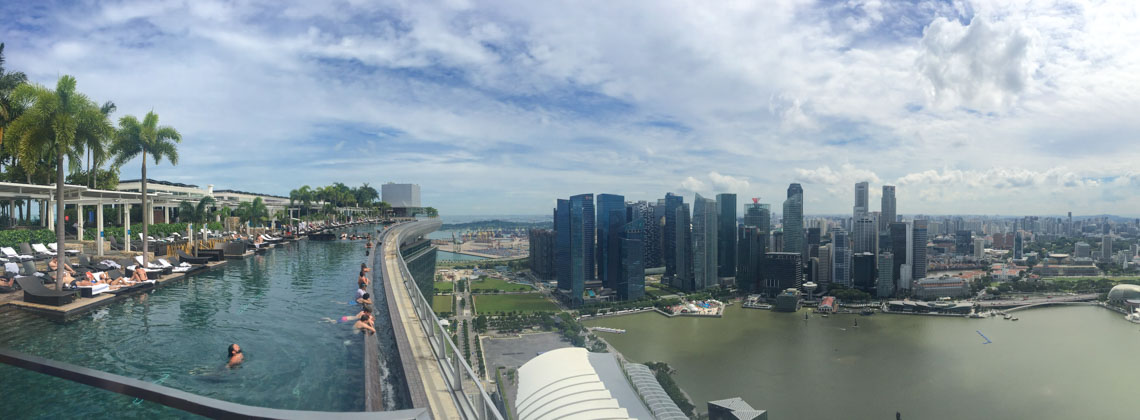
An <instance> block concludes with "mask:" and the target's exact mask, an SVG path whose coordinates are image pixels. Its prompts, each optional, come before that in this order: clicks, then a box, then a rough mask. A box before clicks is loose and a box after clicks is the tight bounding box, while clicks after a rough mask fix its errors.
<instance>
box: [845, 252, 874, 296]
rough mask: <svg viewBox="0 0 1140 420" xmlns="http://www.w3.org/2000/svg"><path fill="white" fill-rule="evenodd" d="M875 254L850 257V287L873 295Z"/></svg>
mask: <svg viewBox="0 0 1140 420" xmlns="http://www.w3.org/2000/svg"><path fill="white" fill-rule="evenodd" d="M876 269H877V267H875V254H872V253H870V252H859V253H855V254H852V255H851V287H854V288H856V289H859V290H862V291H864V292H867V293H875V270H876Z"/></svg>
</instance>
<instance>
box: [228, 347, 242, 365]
mask: <svg viewBox="0 0 1140 420" xmlns="http://www.w3.org/2000/svg"><path fill="white" fill-rule="evenodd" d="M227 353H228V356H227V357H229V362H226V367H229V368H232V367H234V366H237V365H240V364H241V362H243V361H245V355H244V354H242V352H241V346H239V345H237V344H230V347H229V348H228V349H227Z"/></svg>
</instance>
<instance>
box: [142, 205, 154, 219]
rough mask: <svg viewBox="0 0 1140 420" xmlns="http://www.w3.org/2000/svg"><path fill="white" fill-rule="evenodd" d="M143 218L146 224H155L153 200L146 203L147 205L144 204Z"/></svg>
mask: <svg viewBox="0 0 1140 420" xmlns="http://www.w3.org/2000/svg"><path fill="white" fill-rule="evenodd" d="M143 220H146V224H148V225H153V224H154V203H153V202H148V203H146V205H145V206H143Z"/></svg>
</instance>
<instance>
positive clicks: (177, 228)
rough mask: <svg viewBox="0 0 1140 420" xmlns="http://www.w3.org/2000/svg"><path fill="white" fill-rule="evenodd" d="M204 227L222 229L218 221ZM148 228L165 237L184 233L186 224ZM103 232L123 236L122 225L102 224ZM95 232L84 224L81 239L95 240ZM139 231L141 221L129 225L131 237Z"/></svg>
mask: <svg viewBox="0 0 1140 420" xmlns="http://www.w3.org/2000/svg"><path fill="white" fill-rule="evenodd" d="M206 227H207V228H209V229H210V230H222V224H221V223H218V222H209V223H206ZM148 229H149V230H150V231H149V232H148V233H150V236H153V237H155V238H163V237H167V236H170V234H172V233H175V232H178V234H180V235H183V236H185V235H186V224H185V223H156V224H153V225H150V227H149V228H148ZM103 232H105V234H106V236H108V237H110V236H114V237H116V238H122V237H123V228H122V227H108V226H104V227H103ZM96 233H97V232H96V231H95V229H94V227H92V228H90V229H88V228H86V226H85V227H84V229H83V239H86V240H89V241H93V240H95V235H96ZM140 233H142V223H136V224H133V225H131V235H132V236H133V237H132V238H131V239H138V234H140Z"/></svg>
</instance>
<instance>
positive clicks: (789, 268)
mask: <svg viewBox="0 0 1140 420" xmlns="http://www.w3.org/2000/svg"><path fill="white" fill-rule="evenodd" d="M763 270H764V274H763V276H764V282H765V284H766V287H765V289H767V292H768V294H769V295H771V296H775V295H776V294H777V293H779V292H780V291H782V290H785V289H792V288H795V289H799V288H800V286H801V285H803V282H804V264H803V260H801V259H800V254H798V253H795V252H769V253H767V254H766V255H765V256H764V268H763Z"/></svg>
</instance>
